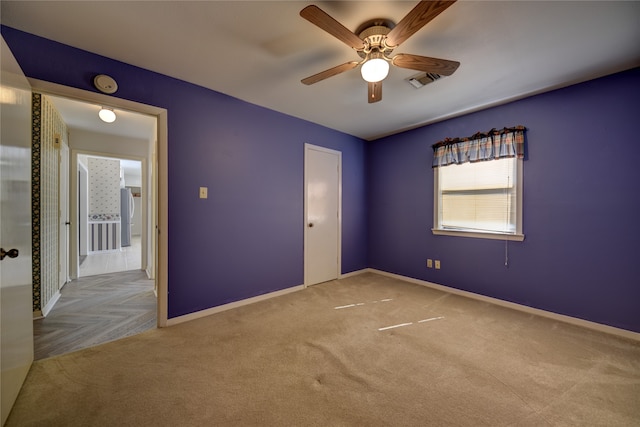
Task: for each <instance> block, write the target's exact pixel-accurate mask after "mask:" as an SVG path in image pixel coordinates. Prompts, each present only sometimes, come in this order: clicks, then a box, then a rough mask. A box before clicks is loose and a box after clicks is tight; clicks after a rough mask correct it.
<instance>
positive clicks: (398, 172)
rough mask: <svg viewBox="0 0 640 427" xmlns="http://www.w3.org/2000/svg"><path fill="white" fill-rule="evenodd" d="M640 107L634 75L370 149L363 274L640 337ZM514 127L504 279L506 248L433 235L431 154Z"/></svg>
mask: <svg viewBox="0 0 640 427" xmlns="http://www.w3.org/2000/svg"><path fill="white" fill-rule="evenodd" d="M638 100H640V69H634V70H630V71H627V72H623V73H619V74H615V75H611V76H608V77H604V78H601V79H597V80H592V81H589V82H586V83H582V84H578V85H574V86H571V87H567V88H564V89H560V90H556V91H553V92H548V93H545V94H542V95H537V96H534V97H531V98H527V99H524V100H521V101H517V102H513V103H510V104H507V105H503V106H500V107H495V108H491V109H487V110H483V111H481V112H477V113H473V114H469V115H466V116H463V117H459V118H455V119H451V120H447V121H444V122H440V123H437V124H433V125H430V126H426V127H422V128H419V129H415V130H412V131H409V132H404V133H402V134H398V135H394V136H390V137H387V138H384V139H380V140H377V141H375V142H373V143H370V144H369V145H368V147H367V157H368V160H367V168H368V171H369V175H368V200H369V209H368V210H369V266H370V267H372V268H377V269H380V270H384V271H388V272H393V273H397V274H401V275H404V276H409V277H413V278H417V279H422V280H427V281H430V282H434V283H439V284H443V285H446V286H450V287H454V288H458V289H463V290H466V291H470V292H474V293H478V294H482V295H487V296H491V297H495V298H499V299H502V300H507V301H512V302H516V303H519V304H524V305H527V306H531V307H536V308H540V309H543V310H548V311H552V312H555V313H560V314H565V315H569V316H573V317H577V318H582V319H586V320H590V321H593V322H598V323H602V324H607V325H611V326H615V327H619V328H623V329H628V330H631V331H635V332H640V221H639V218H640V144H639V143H638V136H637V135H638V130H637V129H635V125H636V124H637V122H638V119H639V118H640V107H639V105H640V104H639V101H638ZM520 124H521V125H524V126H526V127H527V128H528V131H527V132H526V138H527V158H526V160H525V163H524V227H523V229H524V233H525V235H526V239H525V241H524V242H510V243H509V245H508V251H509V266H508V267H505V265H504V261H505V243H504V242H502V241H495V240H484V239H473V238H462V237H450V236H434V235H432V234H431V231H430V229H431V227H432V224H433V172H432V169H431V166H430V165H431V161H432V158H433V150H432V148H431V144H433V143H435V142H437V141H440V140H442V139H444V138H445V137H456V136H468V135H472V134H474V133H475V132H477V131H487V130H489V129H491V128H494V127H495V128H501V127H503V126H514V125H520ZM427 258H433V259H439V260H441V261H442V269H441V270H435V269H427V268H426V266H425V260H426V259H427Z"/></svg>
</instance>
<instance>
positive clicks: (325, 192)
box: [304, 144, 342, 286]
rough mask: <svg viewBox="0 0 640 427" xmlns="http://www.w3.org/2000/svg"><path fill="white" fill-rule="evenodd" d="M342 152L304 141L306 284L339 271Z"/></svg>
mask: <svg viewBox="0 0 640 427" xmlns="http://www.w3.org/2000/svg"><path fill="white" fill-rule="evenodd" d="M341 168H342V153H340V152H339V151H334V150H330V149H327V148H322V147H317V146H314V145H310V144H306V145H305V184H304V189H305V233H304V236H305V240H304V246H305V248H304V249H305V250H304V267H305V268H304V272H305V281H304V283H305V285H307V286H309V285H315V284H317V283H322V282H326V281H328V280H333V279H337V278H338V276H339V274H340V236H341V231H340V223H341V201H342V197H341V185H342V183H341V180H342V177H341V174H342V170H341Z"/></svg>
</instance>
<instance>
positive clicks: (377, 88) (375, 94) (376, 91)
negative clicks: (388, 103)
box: [367, 81, 382, 104]
mask: <svg viewBox="0 0 640 427" xmlns="http://www.w3.org/2000/svg"><path fill="white" fill-rule="evenodd" d="M367 100H368V101H369V104H373V103H374V102H378V101H382V82H381V81H380V82H376V83H369V95H368V96H367Z"/></svg>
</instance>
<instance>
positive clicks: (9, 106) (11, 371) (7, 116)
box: [0, 38, 33, 424]
mask: <svg viewBox="0 0 640 427" xmlns="http://www.w3.org/2000/svg"><path fill="white" fill-rule="evenodd" d="M1 53H2V55H1V57H0V63H2V78H1V79H0V82H1V85H0V102H1V103H2V107H1V108H0V111H1V117H0V121H1V122H2V126H1V129H2V130H1V135H0V224H1V225H0V246H1V247H2V249H3V251H6V252H8V254H7V255H6V256H4V258H3V259H2V261H0V301H1V302H0V317H1V319H0V329H1V337H2V338H1V341H2V342H1V346H0V349H1V350H0V353H1V354H0V358H1V360H2V361H1V365H2V373H1V375H0V378H1V380H0V382H1V385H2V389H1V391H0V393H1V396H2V405H1V409H0V415H1V418H2V422H1V423H0V424H4V422H5V421H6V419H7V417H8V416H9V411H11V407H12V406H13V403H14V402H15V400H16V397H17V396H18V392H19V391H20V388H21V387H22V383H23V382H24V379H25V377H26V376H27V372H28V371H29V368H30V367H31V363H32V362H33V302H32V289H31V88H30V87H29V83H28V82H27V79H26V78H25V76H24V74H23V73H22V71H21V70H20V67H19V66H18V63H17V62H16V60H15V58H14V57H13V54H12V53H11V51H10V50H9V47H8V46H7V44H6V43H5V41H4V38H3V39H2V52H1ZM16 255H17V256H16Z"/></svg>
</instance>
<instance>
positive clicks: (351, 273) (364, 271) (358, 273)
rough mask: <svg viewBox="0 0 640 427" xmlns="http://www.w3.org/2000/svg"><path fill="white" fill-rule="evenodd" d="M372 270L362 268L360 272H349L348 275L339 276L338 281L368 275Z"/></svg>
mask: <svg viewBox="0 0 640 427" xmlns="http://www.w3.org/2000/svg"><path fill="white" fill-rule="evenodd" d="M371 271H372V270H371V269H370V268H364V269H362V270H356V271H351V272H349V273H345V274H341V275H340V276H339V277H338V279H346V278H347V277H352V276H358V275H360V274H363V273H369V272H371Z"/></svg>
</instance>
